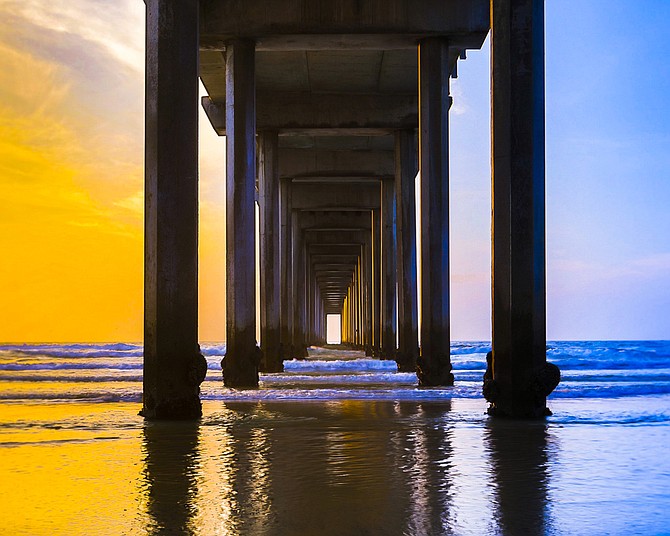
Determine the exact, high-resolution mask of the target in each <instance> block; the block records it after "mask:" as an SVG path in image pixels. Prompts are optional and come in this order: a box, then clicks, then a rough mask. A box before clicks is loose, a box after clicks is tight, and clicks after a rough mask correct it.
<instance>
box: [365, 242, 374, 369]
mask: <svg viewBox="0 0 670 536" xmlns="http://www.w3.org/2000/svg"><path fill="white" fill-rule="evenodd" d="M363 257H364V261H363V264H364V272H363V278H364V285H363V293H364V296H363V300H364V306H363V314H364V316H365V327H364V329H365V355H366V357H371V356H372V342H373V336H372V332H373V329H372V316H373V315H372V311H373V309H372V232H370V233H369V234H368V236H367V238H366V243H365V245H364V246H363Z"/></svg>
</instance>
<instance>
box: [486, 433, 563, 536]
mask: <svg viewBox="0 0 670 536" xmlns="http://www.w3.org/2000/svg"><path fill="white" fill-rule="evenodd" d="M548 440H549V434H548V430H547V424H546V423H541V422H533V423H530V422H523V421H496V422H492V421H491V422H489V423H488V425H487V427H486V432H485V435H484V442H485V446H486V448H487V450H488V454H489V458H490V471H491V475H490V478H491V481H492V482H494V484H495V493H494V509H495V510H496V512H495V519H496V522H497V524H498V530H499V531H500V533H501V534H528V535H532V534H548V533H551V528H552V522H551V509H550V500H549V496H548V494H549V476H550V475H549V473H548V470H547V465H548V458H549V455H548V444H549V441H548Z"/></svg>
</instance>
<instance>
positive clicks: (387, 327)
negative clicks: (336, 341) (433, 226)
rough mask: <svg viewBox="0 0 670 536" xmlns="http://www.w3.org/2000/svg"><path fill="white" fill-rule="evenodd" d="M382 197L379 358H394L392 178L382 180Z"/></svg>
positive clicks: (394, 233) (393, 203) (394, 241)
mask: <svg viewBox="0 0 670 536" xmlns="http://www.w3.org/2000/svg"><path fill="white" fill-rule="evenodd" d="M381 183H382V199H381V246H382V247H381V255H382V278H381V293H382V303H381V305H382V354H381V355H382V357H383V358H384V359H395V354H396V326H397V324H396V315H397V307H396V303H397V302H396V213H395V184H394V183H395V181H394V180H393V179H383V180H382V181H381Z"/></svg>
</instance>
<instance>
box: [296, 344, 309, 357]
mask: <svg viewBox="0 0 670 536" xmlns="http://www.w3.org/2000/svg"><path fill="white" fill-rule="evenodd" d="M307 357H309V352H308V351H307V346H305V345H304V344H296V345H294V346H293V359H306V358H307Z"/></svg>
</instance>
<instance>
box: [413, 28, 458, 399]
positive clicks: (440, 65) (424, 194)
mask: <svg viewBox="0 0 670 536" xmlns="http://www.w3.org/2000/svg"><path fill="white" fill-rule="evenodd" d="M449 106H450V97H449V46H448V43H447V41H446V40H445V39H442V38H429V39H425V40H423V41H422V42H421V43H420V45H419V143H420V168H421V356H420V357H419V360H418V362H417V376H418V377H419V385H425V386H432V385H452V384H453V382H454V376H453V374H452V373H451V362H450V357H449V344H450V331H449V330H450V325H449V320H450V319H449Z"/></svg>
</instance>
